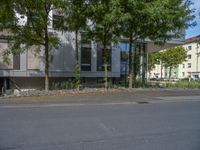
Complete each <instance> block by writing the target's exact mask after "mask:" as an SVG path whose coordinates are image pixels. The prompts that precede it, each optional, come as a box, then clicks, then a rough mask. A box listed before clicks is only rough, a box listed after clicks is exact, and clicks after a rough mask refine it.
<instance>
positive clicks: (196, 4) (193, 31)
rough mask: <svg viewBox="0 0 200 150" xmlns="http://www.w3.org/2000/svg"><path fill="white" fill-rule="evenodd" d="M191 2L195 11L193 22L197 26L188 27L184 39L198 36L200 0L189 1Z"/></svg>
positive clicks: (199, 32) (199, 29) (199, 30)
mask: <svg viewBox="0 0 200 150" xmlns="http://www.w3.org/2000/svg"><path fill="white" fill-rule="evenodd" d="M191 1H192V2H193V5H192V6H191V7H192V8H194V9H195V16H196V17H195V20H194V21H196V23H197V25H196V26H194V27H190V28H188V29H187V30H186V38H190V37H193V36H196V35H200V15H199V13H200V0H191Z"/></svg>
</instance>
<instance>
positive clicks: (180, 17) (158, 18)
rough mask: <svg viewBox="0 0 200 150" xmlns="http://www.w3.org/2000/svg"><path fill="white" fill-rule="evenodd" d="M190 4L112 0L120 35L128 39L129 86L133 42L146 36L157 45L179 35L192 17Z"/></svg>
mask: <svg viewBox="0 0 200 150" xmlns="http://www.w3.org/2000/svg"><path fill="white" fill-rule="evenodd" d="M190 4H191V2H190V1H189V0H152V1H147V0H140V1H135V0H116V1H115V7H116V8H117V9H118V11H117V16H119V18H120V20H121V29H122V31H123V35H124V36H125V37H128V38H129V45H130V46H129V88H132V82H133V69H134V68H133V52H132V51H133V42H135V41H138V40H144V39H146V38H148V39H150V40H152V41H154V42H156V43H159V44H160V43H165V42H166V41H167V40H170V39H172V38H174V37H175V38H178V37H182V36H183V32H182V31H183V30H184V29H185V28H186V27H187V26H188V21H189V20H191V19H193V17H194V16H192V15H191V12H192V10H190V9H189V6H190ZM134 78H135V77H134Z"/></svg>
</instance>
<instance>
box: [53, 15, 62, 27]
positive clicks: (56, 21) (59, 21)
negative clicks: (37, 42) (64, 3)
mask: <svg viewBox="0 0 200 150" xmlns="http://www.w3.org/2000/svg"><path fill="white" fill-rule="evenodd" d="M61 26H63V17H62V16H59V15H53V28H54V29H60V28H61Z"/></svg>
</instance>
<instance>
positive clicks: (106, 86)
mask: <svg viewBox="0 0 200 150" xmlns="http://www.w3.org/2000/svg"><path fill="white" fill-rule="evenodd" d="M103 52H104V56H103V57H104V58H103V60H104V87H105V89H108V62H107V59H108V56H107V49H106V42H105V41H104V43H103Z"/></svg>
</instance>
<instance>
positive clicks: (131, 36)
mask: <svg viewBox="0 0 200 150" xmlns="http://www.w3.org/2000/svg"><path fill="white" fill-rule="evenodd" d="M132 44H133V33H131V34H130V37H129V71H128V77H129V80H128V84H129V86H128V87H129V88H130V89H131V88H132V87H133V64H132V61H133V57H132V55H133V52H132V47H133V45H132Z"/></svg>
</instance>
